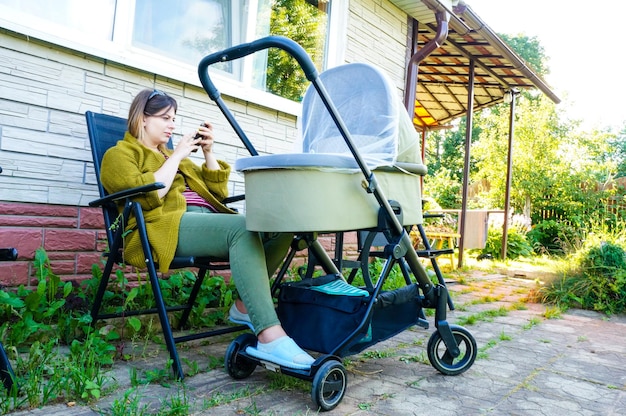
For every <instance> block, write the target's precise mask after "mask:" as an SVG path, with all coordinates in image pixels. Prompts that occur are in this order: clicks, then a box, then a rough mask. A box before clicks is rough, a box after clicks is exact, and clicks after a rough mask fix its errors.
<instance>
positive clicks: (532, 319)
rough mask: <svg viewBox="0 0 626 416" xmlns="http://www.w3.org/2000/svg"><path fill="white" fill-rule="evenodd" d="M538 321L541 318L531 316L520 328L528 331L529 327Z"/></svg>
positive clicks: (539, 321) (537, 323) (538, 322)
mask: <svg viewBox="0 0 626 416" xmlns="http://www.w3.org/2000/svg"><path fill="white" fill-rule="evenodd" d="M540 323H541V319H539V318H536V317H532V318H530V319H529V320H528V323H526V324H524V325H523V326H522V329H523V330H525V331H528V330H529V329H532V328H533V327H534V326H536V325H539V324H540Z"/></svg>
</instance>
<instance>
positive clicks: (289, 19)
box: [266, 0, 327, 101]
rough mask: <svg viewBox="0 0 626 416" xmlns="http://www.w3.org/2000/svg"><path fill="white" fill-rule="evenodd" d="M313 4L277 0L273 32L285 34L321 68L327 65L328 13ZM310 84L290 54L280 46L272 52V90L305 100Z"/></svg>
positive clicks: (269, 82) (269, 68)
mask: <svg viewBox="0 0 626 416" xmlns="http://www.w3.org/2000/svg"><path fill="white" fill-rule="evenodd" d="M310 3H311V1H309V2H307V1H305V0H275V1H274V3H273V5H272V17H271V23H270V34H272V35H280V36H285V37H288V38H290V39H291V40H293V41H295V42H296V43H298V44H299V45H300V46H302V47H303V48H304V50H305V51H306V52H307V53H308V54H309V56H310V57H311V59H312V60H313V62H314V63H315V64H316V66H317V68H318V70H319V69H321V67H322V64H323V62H322V60H323V57H324V43H325V41H326V33H325V29H326V20H327V15H326V13H324V12H323V11H321V10H320V9H319V8H318V7H316V6H314V5H312V4H310ZM315 3H317V2H315ZM308 84H309V83H308V80H307V79H306V77H305V75H304V72H303V71H302V69H301V68H300V66H299V65H298V63H297V61H296V60H295V59H293V58H292V57H291V56H290V55H289V54H287V53H286V52H284V51H283V50H279V49H276V48H271V49H270V50H269V51H268V65H267V80H266V88H267V90H268V91H270V92H272V93H274V94H277V95H280V96H281V97H284V98H289V99H291V100H294V101H301V100H302V95H303V94H304V91H305V90H306V88H307V86H308Z"/></svg>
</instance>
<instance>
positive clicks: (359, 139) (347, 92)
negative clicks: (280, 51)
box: [302, 63, 421, 168]
mask: <svg viewBox="0 0 626 416" xmlns="http://www.w3.org/2000/svg"><path fill="white" fill-rule="evenodd" d="M320 80H321V81H322V83H323V85H324V87H325V88H326V90H327V91H328V94H329V95H330V97H331V100H332V102H333V104H334V105H335V107H336V108H337V111H338V113H339V115H340V116H341V118H342V119H343V121H344V123H345V125H346V127H347V130H348V132H349V133H350V136H351V138H352V140H353V142H354V144H355V146H356V148H357V149H358V151H359V153H360V154H361V156H362V157H363V159H364V160H365V162H366V163H367V164H368V166H369V167H370V168H376V167H378V166H385V165H387V166H389V165H394V164H395V163H396V162H402V163H418V164H419V163H421V155H420V148H419V138H418V134H417V132H416V131H415V129H414V127H413V124H412V123H411V120H410V118H409V115H408V113H407V112H406V110H405V109H404V107H403V106H402V105H401V102H400V99H399V98H398V96H397V95H396V94H397V91H396V87H395V86H394V85H393V83H392V82H391V80H390V79H389V78H388V77H387V76H386V74H385V73H384V72H382V71H381V70H380V69H378V68H376V67H374V66H372V65H369V64H364V63H351V64H346V65H341V66H338V67H335V68H331V69H329V70H327V71H324V72H323V73H321V74H320ZM302 152H303V153H323V154H338V155H350V150H349V149H348V146H347V145H346V143H345V140H344V139H343V137H342V136H341V134H340V132H339V129H338V128H337V126H336V124H335V122H334V121H333V119H332V117H331V115H330V113H329V111H328V110H327V109H326V107H325V106H324V103H323V102H322V100H321V98H320V96H319V94H318V93H317V91H316V90H315V88H314V87H313V86H312V85H311V86H309V89H308V90H307V91H306V93H305V95H304V98H303V100H302Z"/></svg>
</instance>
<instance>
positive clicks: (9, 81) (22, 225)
mask: <svg viewBox="0 0 626 416" xmlns="http://www.w3.org/2000/svg"><path fill="white" fill-rule="evenodd" d="M347 24H348V27H347V31H346V33H347V38H346V40H345V48H344V57H345V62H370V63H373V64H376V65H379V66H380V67H381V68H383V69H384V70H385V71H387V72H388V74H389V75H390V76H391V78H392V79H393V80H394V82H395V83H396V85H397V86H398V96H399V97H401V95H402V89H403V87H404V71H405V70H404V68H405V62H406V50H407V47H406V45H407V16H406V15H405V14H404V13H402V12H401V11H400V10H399V9H397V8H396V7H395V6H393V5H391V4H390V3H389V2H388V1H384V0H362V1H350V2H349V14H348V18H347ZM143 88H158V89H162V90H164V91H166V92H167V93H168V94H170V95H172V96H173V97H175V98H176V99H177V100H178V102H179V111H178V115H177V130H176V131H177V132H178V133H181V132H182V133H186V132H189V131H191V130H193V129H194V128H195V126H197V125H198V124H199V123H200V122H201V121H202V120H205V119H209V120H211V121H212V122H213V123H214V131H215V135H216V138H217V142H218V146H217V149H216V151H217V152H218V153H219V155H220V156H221V158H223V159H224V160H226V161H227V162H229V163H231V164H232V163H234V161H235V160H236V159H237V158H239V157H243V156H247V155H248V152H247V151H246V150H245V148H243V146H242V145H241V142H240V140H239V138H238V137H237V136H236V134H235V133H234V132H233V131H232V129H231V128H230V126H229V125H228V124H227V122H226V120H225V119H224V117H223V116H222V114H221V113H220V111H219V109H218V108H217V107H216V106H215V105H214V104H213V103H212V102H210V100H209V98H208V97H207V95H206V93H205V92H204V90H202V89H201V88H199V87H197V86H194V85H189V84H185V83H182V82H178V81H176V80H173V79H167V78H164V77H160V76H158V75H156V74H152V73H148V72H144V71H139V70H137V69H135V68H131V67H128V66H125V65H124V64H123V63H116V62H110V61H106V60H104V59H101V58H99V57H96V56H92V55H87V54H84V53H79V52H76V51H73V50H70V49H66V48H63V47H59V46H58V45H54V44H50V43H46V42H43V41H39V40H37V39H33V38H28V37H26V36H24V35H21V34H18V33H14V32H11V31H8V30H5V29H0V167H2V169H3V172H2V173H1V174H0V247H15V248H17V250H18V252H19V259H18V261H16V262H0V285H6V286H16V285H20V284H24V285H33V284H35V283H36V279H35V272H34V270H33V262H32V260H33V257H34V253H35V250H36V249H37V248H39V247H43V248H44V249H45V250H46V251H47V253H48V255H49V257H50V259H51V267H52V270H53V271H54V272H55V273H57V274H59V275H60V276H61V277H62V278H63V279H65V280H67V279H76V278H78V279H80V278H84V277H87V276H90V275H91V265H92V264H94V263H98V262H99V261H100V256H101V253H102V251H103V250H104V249H105V247H106V239H105V235H104V232H103V229H102V228H103V225H102V220H101V218H100V212H99V210H97V209H93V208H89V207H88V203H89V201H91V200H94V199H96V198H97V197H98V192H97V188H96V178H95V175H94V169H93V164H92V162H91V153H90V147H89V142H88V137H87V129H86V126H85V121H84V113H85V111H88V110H91V111H95V112H102V113H107V114H112V115H117V116H120V117H126V115H127V111H128V107H129V105H130V102H131V101H132V98H133V97H134V95H135V94H136V93H137V92H138V91H140V90H141V89H143ZM223 98H224V100H225V101H226V103H227V105H228V107H229V108H230V110H231V111H232V112H233V114H234V115H235V117H236V118H237V120H238V121H239V122H240V124H241V125H242V128H243V130H244V131H245V132H246V134H247V135H248V136H249V138H250V139H251V141H252V142H253V144H254V146H255V147H256V149H257V150H258V151H259V152H260V153H281V152H283V153H284V152H289V151H291V149H292V146H293V142H294V140H295V139H296V136H297V130H296V122H297V120H296V117H295V116H293V115H291V114H286V113H283V112H280V111H276V110H273V109H271V108H267V107H262V106H259V105H256V104H251V103H249V102H246V101H243V100H240V99H234V98H231V97H226V96H223ZM174 141H175V142H176V138H175V139H174ZM198 163H201V161H200V159H198ZM231 178H232V180H231V189H230V192H231V194H239V193H242V192H243V190H244V189H243V188H244V186H243V178H242V176H241V175H239V174H237V173H236V172H233V174H232V176H231ZM350 241H351V242H352V243H354V240H353V239H352V240H350ZM324 244H326V245H327V246H328V247H329V248H331V247H332V240H331V239H328V241H326V240H325V241H324Z"/></svg>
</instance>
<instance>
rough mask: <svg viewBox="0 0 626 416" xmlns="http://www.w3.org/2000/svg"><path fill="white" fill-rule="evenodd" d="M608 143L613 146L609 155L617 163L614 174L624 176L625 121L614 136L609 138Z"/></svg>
mask: <svg viewBox="0 0 626 416" xmlns="http://www.w3.org/2000/svg"><path fill="white" fill-rule="evenodd" d="M609 144H610V145H611V146H612V148H613V151H612V152H611V155H612V158H613V161H614V162H615V164H616V165H617V167H616V172H615V176H616V177H622V176H626V123H624V126H623V127H622V130H621V131H620V132H619V133H618V134H617V135H615V137H612V138H610V139H609Z"/></svg>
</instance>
